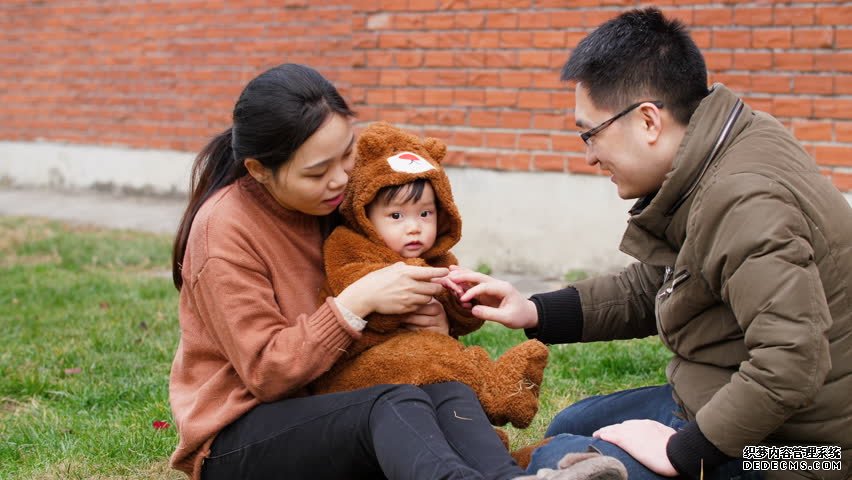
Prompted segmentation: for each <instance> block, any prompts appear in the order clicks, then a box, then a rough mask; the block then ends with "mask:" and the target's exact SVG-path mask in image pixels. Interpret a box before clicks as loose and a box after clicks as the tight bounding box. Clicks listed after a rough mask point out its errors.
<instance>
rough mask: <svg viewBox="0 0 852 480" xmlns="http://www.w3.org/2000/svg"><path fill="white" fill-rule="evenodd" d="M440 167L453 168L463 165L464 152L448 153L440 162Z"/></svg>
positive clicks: (453, 151)
mask: <svg viewBox="0 0 852 480" xmlns="http://www.w3.org/2000/svg"><path fill="white" fill-rule="evenodd" d="M441 165H444V166H454V167H460V166H462V165H464V152H460V151H457V150H450V151H448V152H447V156H446V157H444V160H443V161H442V162H441Z"/></svg>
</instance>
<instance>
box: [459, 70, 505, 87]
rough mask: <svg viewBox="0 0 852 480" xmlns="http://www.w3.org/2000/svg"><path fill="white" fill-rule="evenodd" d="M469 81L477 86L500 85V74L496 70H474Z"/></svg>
mask: <svg viewBox="0 0 852 480" xmlns="http://www.w3.org/2000/svg"><path fill="white" fill-rule="evenodd" d="M467 83H468V85H472V86H477V87H498V86H500V74H499V73H497V72H495V71H472V72H471V74H470V78H469V79H468V81H467Z"/></svg>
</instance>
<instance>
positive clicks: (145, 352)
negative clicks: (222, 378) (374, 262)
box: [0, 217, 668, 480]
mask: <svg viewBox="0 0 852 480" xmlns="http://www.w3.org/2000/svg"><path fill="white" fill-rule="evenodd" d="M170 247H171V239H170V238H167V237H163V236H156V235H149V234H144V233H138V232H123V231H112V230H101V229H94V228H80V227H69V226H67V225H63V224H61V223H56V222H51V221H47V220H38V219H29V218H4V217H0V331H2V336H0V480H2V479H16V480H17V479H48V478H56V479H83V478H86V479H88V478H103V479H113V478H139V479H142V478H144V479H151V478H154V479H182V478H184V477H183V475H182V474H178V473H176V472H174V471H170V470H169V468H168V465H167V458H168V456H169V454H170V453H171V451H172V449H173V448H174V446H175V444H176V442H177V434H176V432H175V429H174V426H173V425H172V426H170V427H168V428H164V429H156V428H154V426H153V424H154V422H163V421H164V422H168V423H170V424H173V422H172V419H171V415H170V413H169V404H168V385H167V382H168V373H169V368H170V365H171V360H172V355H173V354H174V350H175V347H176V345H177V340H178V333H179V329H178V322H177V314H176V313H177V308H176V301H177V293H176V291H175V289H174V287H173V286H172V284H171V280H170V274H169V271H168V269H169V252H170ZM522 340H524V336H523V333H522V332H513V331H508V330H506V329H503V328H502V327H499V326H495V325H491V326H488V327H486V328H484V329H482V330H481V331H479V332H476V333H474V334H472V335H469V336H468V337H466V342H467V343H470V344H479V345H483V346H485V347H486V348H487V349H488V350H489V352H490V353H491V354H492V355H498V354H500V353H501V352H503V351H504V350H506V349H507V348H508V347H509V346H511V345H513V344H515V343H518V342H520V341H522ZM667 357H668V355H667V354H666V352H665V350H664V348H663V347H662V346H661V345H660V344H659V342H658V341H656V340H654V339H645V340H638V341H630V342H617V343H611V344H590V345H563V346H554V347H552V349H551V357H550V358H551V360H550V365H549V367H548V370H547V373H546V376H545V382H544V386H543V389H542V392H543V393H542V407H541V410H540V412H539V415H538V416H537V418H536V420H535V422H534V423H533V425H532V426H531V427H530V428H528V429H526V430H524V431H517V430H514V429H511V428H508V429H509V430H510V433H511V435H512V438H513V443H515V444H516V445H518V446H520V445H523V444H526V443H528V442H529V441H532V440H536V439H538V438H540V436H541V435H542V433H543V431H544V429H545V428H546V426H547V421H548V419H549V418H551V417H552V416H553V415H554V414H555V413H556V412H558V411H559V410H560V409H561V408H563V407H564V406H566V405H568V404H570V403H571V402H572V401H574V400H577V399H579V398H582V397H584V396H587V395H591V394H597V393H606V392H611V391H614V390H618V389H623V388H630V387H635V386H642V385H650V384H659V383H662V382H663V381H664V377H663V373H662V372H663V366H664V364H665V362H666V360H667Z"/></svg>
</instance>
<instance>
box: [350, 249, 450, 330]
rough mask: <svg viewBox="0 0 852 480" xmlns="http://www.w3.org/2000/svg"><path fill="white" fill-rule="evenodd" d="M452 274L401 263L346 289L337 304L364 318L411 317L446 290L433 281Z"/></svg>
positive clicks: (365, 277) (379, 271) (363, 278)
mask: <svg viewBox="0 0 852 480" xmlns="http://www.w3.org/2000/svg"><path fill="white" fill-rule="evenodd" d="M448 273H449V270H448V269H446V268H437V267H416V266H413V265H406V264H405V263H402V262H397V263H394V264H393V265H390V266H387V267H385V268H382V269H380V270H376V271H374V272H370V273H368V274H367V275H364V276H363V277H361V278H360V279H358V280H357V281H356V282H355V283H353V284H351V285H349V286H348V287H346V288H345V289H343V291H342V292H340V295H338V296H337V301H338V302H340V303H342V304H343V305H344V306H345V307H346V308H348V309H349V310H350V311H351V312H352V313H354V314H355V315H358V316H359V317H361V318H364V317H366V316H367V315H369V314H371V313H373V312H379V313H384V314H399V313H411V312H413V311H415V310H417V309H418V308H419V307H420V306H421V305H425V304H427V303H429V302H430V301H431V300H432V297H434V296H435V295H438V294H439V293H441V290H442V289H443V287H442V286H441V285H439V284H436V283H432V282H430V280H431V279H433V278H439V277H444V276H446V275H447V274H448Z"/></svg>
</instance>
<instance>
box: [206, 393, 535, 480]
mask: <svg viewBox="0 0 852 480" xmlns="http://www.w3.org/2000/svg"><path fill="white" fill-rule="evenodd" d="M523 474H524V472H523V470H521V468H520V467H518V466H517V465H516V464H515V462H514V461H513V460H512V458H511V457H510V456H509V454H508V452H507V451H506V448H505V447H504V446H503V444H502V443H501V442H500V439H499V437H498V436H497V434H496V433H495V432H494V429H493V427H492V426H491V424H490V423H489V422H488V419H487V418H486V416H485V413H484V412H483V411H482V406H481V405H480V404H479V400H478V399H477V398H476V395H474V393H473V391H472V390H471V389H470V388H469V387H468V386H467V385H464V384H461V383H455V382H450V383H439V384H435V385H425V386H422V387H415V386H411V385H378V386H375V387H371V388H366V389H363V390H356V391H353V392H343V393H333V394H329V395H316V396H312V397H303V398H292V399H285V400H281V401H278V402H274V403H266V404H261V405H258V406H257V407H255V408H254V409H252V410H251V411H249V412H248V413H246V414H245V415H243V416H242V417H241V418H240V419H238V420H237V421H235V422H234V423H232V424H231V425H228V426H227V427H225V428H224V429H223V430H222V431H221V432H219V434H218V435H217V436H216V439H215V440H214V441H213V446H212V447H211V453H210V456H209V457H208V458H207V459H206V460H205V461H204V466H203V468H202V471H201V478H202V479H203V480H220V479H229V480H231V479H275V478H281V479H299V478H311V479H326V478H328V479H360V478H369V479H381V478H388V479H391V480H394V479H419V478H423V479H427V478H428V479H462V478H463V479H510V478H514V477H517V476H520V475H523Z"/></svg>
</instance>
